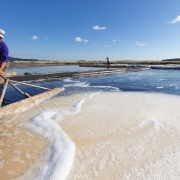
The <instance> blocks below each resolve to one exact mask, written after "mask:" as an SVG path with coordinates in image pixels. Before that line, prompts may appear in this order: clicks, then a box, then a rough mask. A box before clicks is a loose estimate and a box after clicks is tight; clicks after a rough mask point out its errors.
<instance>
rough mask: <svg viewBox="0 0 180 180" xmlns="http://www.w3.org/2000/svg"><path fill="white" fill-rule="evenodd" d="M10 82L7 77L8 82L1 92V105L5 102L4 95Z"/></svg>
mask: <svg viewBox="0 0 180 180" xmlns="http://www.w3.org/2000/svg"><path fill="white" fill-rule="evenodd" d="M8 83H9V78H7V80H6V83H5V85H4V88H3V91H2V94H1V98H0V107H1V106H2V102H3V99H4V95H5V93H6V89H7V86H8Z"/></svg>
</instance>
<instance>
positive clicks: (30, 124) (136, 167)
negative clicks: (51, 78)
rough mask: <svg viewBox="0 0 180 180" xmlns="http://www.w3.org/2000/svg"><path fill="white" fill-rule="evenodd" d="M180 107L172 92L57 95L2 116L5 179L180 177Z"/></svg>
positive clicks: (0, 162) (0, 164)
mask: <svg viewBox="0 0 180 180" xmlns="http://www.w3.org/2000/svg"><path fill="white" fill-rule="evenodd" d="M179 107H180V97H179V96H174V95H164V94H151V93H133V92H107V93H105V92H94V93H92V92H91V93H84V94H75V95H71V96H64V97H54V98H52V99H50V100H48V101H45V102H44V103H42V104H40V105H37V106H36V107H33V108H31V109H30V110H27V111H26V112H24V113H19V114H17V115H15V116H9V117H5V119H3V120H1V121H0V122H1V126H0V136H1V140H0V179H3V180H4V179H13V178H16V179H28V180H29V179H68V180H74V179H109V180H110V179H115V180H119V179H179V176H180V171H179V168H180V164H179V160H180V132H179V128H180V121H179V119H180V111H179ZM17 166H18V168H16V167H17Z"/></svg>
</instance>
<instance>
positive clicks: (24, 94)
mask: <svg viewBox="0 0 180 180" xmlns="http://www.w3.org/2000/svg"><path fill="white" fill-rule="evenodd" d="M9 84H10V85H11V86H12V87H13V88H14V89H16V90H17V91H18V92H19V93H20V94H22V95H23V96H24V97H31V96H30V95H29V94H28V93H24V92H23V91H21V90H20V89H19V88H18V87H16V86H15V85H14V84H13V83H11V82H9Z"/></svg>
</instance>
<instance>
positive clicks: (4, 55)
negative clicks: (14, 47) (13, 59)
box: [0, 29, 9, 74]
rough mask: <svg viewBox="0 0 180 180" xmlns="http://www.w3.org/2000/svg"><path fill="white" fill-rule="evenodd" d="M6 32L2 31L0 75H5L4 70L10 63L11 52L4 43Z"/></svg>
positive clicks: (0, 30) (0, 37)
mask: <svg viewBox="0 0 180 180" xmlns="http://www.w3.org/2000/svg"><path fill="white" fill-rule="evenodd" d="M4 34H5V31H4V30H2V29H0V74H3V69H4V68H5V67H6V65H7V63H8V55H9V50H8V47H7V45H6V43H5V42H4V41H3V39H4Z"/></svg>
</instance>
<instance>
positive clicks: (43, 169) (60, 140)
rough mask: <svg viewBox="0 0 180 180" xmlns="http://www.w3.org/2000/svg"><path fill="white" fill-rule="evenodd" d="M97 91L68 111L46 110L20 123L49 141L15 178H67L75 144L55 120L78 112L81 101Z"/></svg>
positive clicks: (18, 179)
mask: <svg viewBox="0 0 180 180" xmlns="http://www.w3.org/2000/svg"><path fill="white" fill-rule="evenodd" d="M98 93H99V92H98ZM98 93H93V94H91V95H90V96H88V97H85V98H83V99H82V100H80V101H78V102H76V103H74V105H73V106H72V109H71V110H70V111H67V110H63V109H59V110H47V111H44V112H41V113H39V114H38V115H36V116H34V117H33V118H32V119H31V120H30V122H29V123H28V124H24V125H21V126H23V127H25V128H27V129H29V130H30V131H33V132H35V133H37V134H38V135H39V136H41V137H43V138H45V139H46V140H47V141H49V146H48V147H47V148H46V149H45V150H44V152H43V154H42V156H41V157H40V158H39V160H37V161H36V163H35V164H33V165H31V167H30V168H29V169H28V170H27V171H26V172H25V173H24V174H23V175H22V176H20V177H18V178H17V180H24V179H42V180H43V179H44V180H47V179H48V180H57V179H61V180H63V179H66V178H67V176H68V174H69V171H70V168H71V166H72V164H73V160H74V155H75V145H74V143H73V142H72V141H71V140H70V138H69V137H68V135H67V134H66V133H65V132H64V131H62V129H61V127H60V126H59V125H58V124H57V121H60V120H61V119H62V118H63V117H65V116H68V115H71V114H75V113H78V112H79V111H80V109H81V106H82V104H83V102H84V101H85V100H86V99H89V98H92V97H93V96H94V95H96V94H98ZM26 157H27V158H29V157H30V154H29V153H28V152H26Z"/></svg>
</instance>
